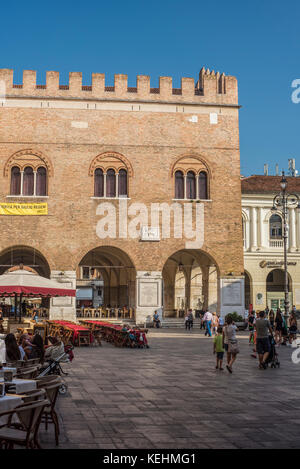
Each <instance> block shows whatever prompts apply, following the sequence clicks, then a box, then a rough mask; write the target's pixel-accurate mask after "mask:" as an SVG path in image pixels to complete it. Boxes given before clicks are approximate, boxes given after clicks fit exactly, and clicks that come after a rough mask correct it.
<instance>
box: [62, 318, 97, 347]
mask: <svg viewBox="0 0 300 469" xmlns="http://www.w3.org/2000/svg"><path fill="white" fill-rule="evenodd" d="M53 322H54V323H55V324H60V325H61V326H66V327H68V328H69V329H72V330H73V331H74V334H73V342H75V341H76V340H78V335H79V331H89V329H88V328H87V327H83V326H78V325H77V324H73V323H71V322H68V321H63V320H60V321H58V320H57V321H53ZM93 340H94V338H93V335H92V333H91V332H90V341H91V342H93Z"/></svg>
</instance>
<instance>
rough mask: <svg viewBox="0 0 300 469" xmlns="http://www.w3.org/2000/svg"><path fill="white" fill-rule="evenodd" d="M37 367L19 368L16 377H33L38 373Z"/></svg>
mask: <svg viewBox="0 0 300 469" xmlns="http://www.w3.org/2000/svg"><path fill="white" fill-rule="evenodd" d="M38 370H39V369H38V367H36V366H35V367H32V368H26V367H25V368H21V370H20V371H19V370H18V372H17V374H16V378H20V379H34V378H36V376H37V374H38Z"/></svg>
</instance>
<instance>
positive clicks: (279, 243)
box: [269, 239, 283, 248]
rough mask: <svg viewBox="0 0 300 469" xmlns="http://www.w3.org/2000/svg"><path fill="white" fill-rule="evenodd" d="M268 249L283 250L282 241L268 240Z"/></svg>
mask: <svg viewBox="0 0 300 469" xmlns="http://www.w3.org/2000/svg"><path fill="white" fill-rule="evenodd" d="M269 247H270V248H283V239H270V240H269Z"/></svg>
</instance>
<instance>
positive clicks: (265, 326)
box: [255, 311, 273, 369]
mask: <svg viewBox="0 0 300 469" xmlns="http://www.w3.org/2000/svg"><path fill="white" fill-rule="evenodd" d="M265 316H266V313H265V311H261V312H260V313H259V317H258V319H256V322H255V329H256V351H257V353H258V358H259V368H264V369H266V368H267V365H266V360H267V358H268V356H269V353H270V349H271V345H270V340H269V333H270V334H271V335H272V334H273V331H272V327H271V324H270V321H269V320H268V319H266V318H265Z"/></svg>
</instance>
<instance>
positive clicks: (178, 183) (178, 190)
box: [175, 171, 184, 199]
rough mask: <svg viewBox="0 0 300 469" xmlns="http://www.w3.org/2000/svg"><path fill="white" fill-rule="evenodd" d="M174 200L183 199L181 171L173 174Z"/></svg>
mask: <svg viewBox="0 0 300 469" xmlns="http://www.w3.org/2000/svg"><path fill="white" fill-rule="evenodd" d="M175 199H184V177H183V173H182V171H176V173H175Z"/></svg>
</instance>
